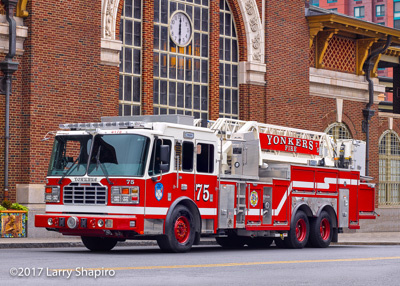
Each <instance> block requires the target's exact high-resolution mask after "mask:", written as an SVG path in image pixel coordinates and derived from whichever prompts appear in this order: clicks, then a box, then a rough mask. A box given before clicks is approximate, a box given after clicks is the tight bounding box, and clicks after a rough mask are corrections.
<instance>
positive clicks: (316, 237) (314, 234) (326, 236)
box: [310, 211, 333, 248]
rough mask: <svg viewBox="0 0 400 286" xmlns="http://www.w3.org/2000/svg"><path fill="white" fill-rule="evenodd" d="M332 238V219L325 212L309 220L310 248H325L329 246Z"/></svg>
mask: <svg viewBox="0 0 400 286" xmlns="http://www.w3.org/2000/svg"><path fill="white" fill-rule="evenodd" d="M332 236H333V230H332V218H331V216H330V215H329V214H328V213H327V212H326V211H322V212H321V214H320V215H319V216H318V217H317V218H315V219H313V220H311V223H310V243H311V246H312V247H317V248H325V247H328V246H329V245H330V244H331V241H332Z"/></svg>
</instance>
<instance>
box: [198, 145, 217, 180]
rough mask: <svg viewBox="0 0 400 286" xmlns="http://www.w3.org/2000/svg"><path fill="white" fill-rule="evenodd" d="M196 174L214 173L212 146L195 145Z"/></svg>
mask: <svg viewBox="0 0 400 286" xmlns="http://www.w3.org/2000/svg"><path fill="white" fill-rule="evenodd" d="M196 151H197V168H196V170H197V172H200V173H213V172H214V145H212V144H205V143H199V144H197V150H196Z"/></svg>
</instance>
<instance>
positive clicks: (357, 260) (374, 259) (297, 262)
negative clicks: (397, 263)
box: [52, 256, 400, 271]
mask: <svg viewBox="0 0 400 286" xmlns="http://www.w3.org/2000/svg"><path fill="white" fill-rule="evenodd" d="M396 259H400V256H393V257H367V258H343V259H319V260H293V261H290V260H288V261H261V262H242V263H221V264H193V265H158V266H135V267H113V268H110V267H101V268H84V269H85V270H154V269H184V268H213V267H236V266H252V265H274V264H300V263H327V262H359V261H378V260H396ZM52 270H54V271H56V270H57V271H60V270H65V271H67V270H72V271H76V269H52Z"/></svg>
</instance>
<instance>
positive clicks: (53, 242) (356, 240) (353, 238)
mask: <svg viewBox="0 0 400 286" xmlns="http://www.w3.org/2000/svg"><path fill="white" fill-rule="evenodd" d="M200 244H201V245H216V242H215V239H213V238H202V239H201V242H200ZM153 245H157V242H156V241H153V240H128V241H126V242H119V243H118V245H117V246H153ZM332 245H400V232H370V233H366V232H364V233H363V232H360V233H340V234H339V242H337V243H332ZM48 247H83V243H82V241H81V239H80V238H79V237H68V236H65V237H61V238H0V249H2V248H3V249H4V248H48Z"/></svg>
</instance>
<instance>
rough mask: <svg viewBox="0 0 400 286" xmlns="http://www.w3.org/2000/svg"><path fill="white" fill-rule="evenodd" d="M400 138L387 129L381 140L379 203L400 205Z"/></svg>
mask: <svg viewBox="0 0 400 286" xmlns="http://www.w3.org/2000/svg"><path fill="white" fill-rule="evenodd" d="M399 188H400V138H399V136H398V135H397V133H395V132H393V131H391V130H387V131H385V132H384V133H383V134H382V136H381V138H380V140H379V204H380V205H400V190H399Z"/></svg>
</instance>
